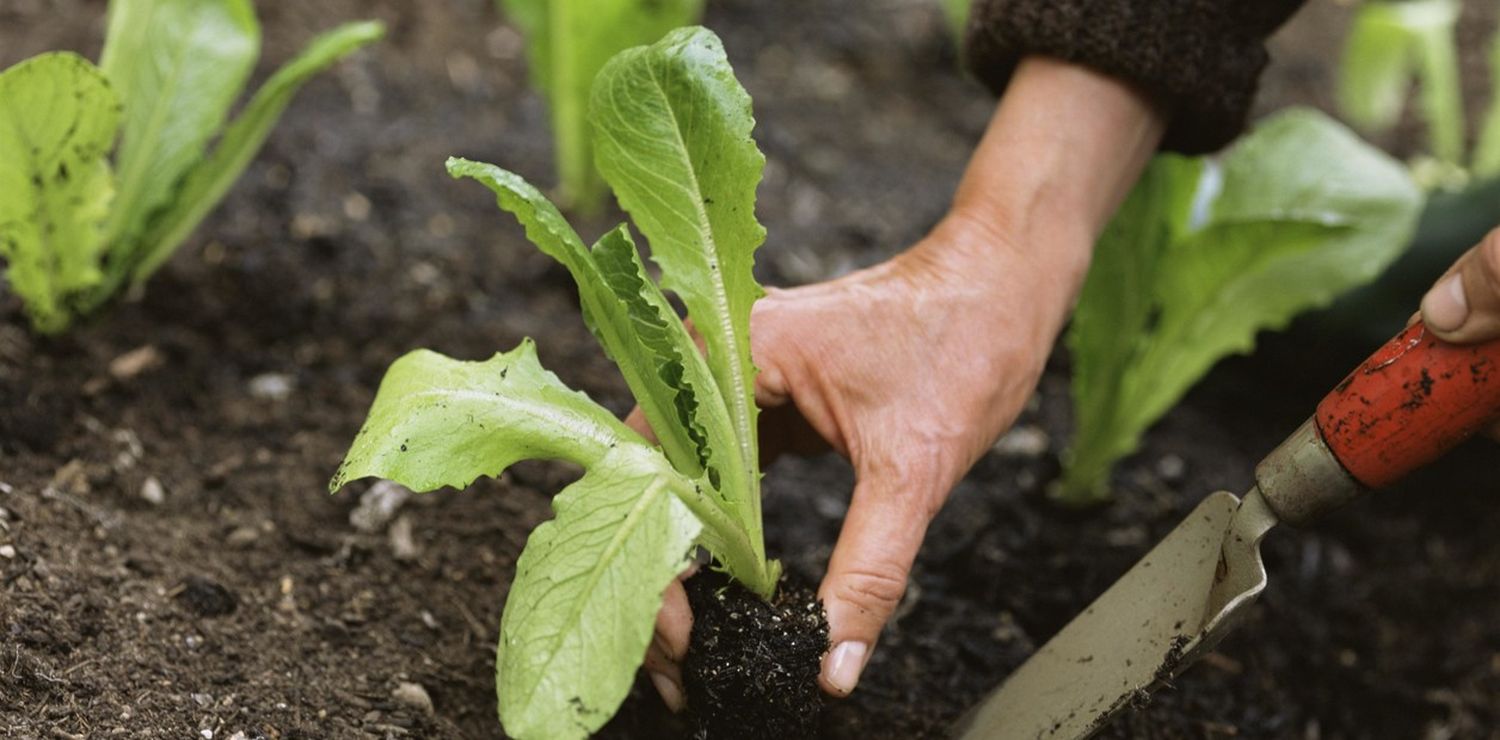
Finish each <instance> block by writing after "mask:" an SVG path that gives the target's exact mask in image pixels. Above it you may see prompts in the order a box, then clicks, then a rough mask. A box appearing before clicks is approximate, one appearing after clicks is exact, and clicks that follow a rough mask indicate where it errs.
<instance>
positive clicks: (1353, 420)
mask: <svg viewBox="0 0 1500 740" xmlns="http://www.w3.org/2000/svg"><path fill="white" fill-rule="evenodd" d="M1314 418H1315V419H1316V420H1317V425H1318V431H1319V432H1320V433H1321V436H1322V438H1323V441H1324V443H1326V444H1327V445H1328V448H1329V449H1330V450H1331V451H1332V452H1333V454H1334V456H1335V457H1337V458H1338V460H1339V462H1340V463H1342V464H1343V466H1344V469H1345V470H1347V471H1349V474H1350V475H1352V476H1354V478H1355V480H1357V481H1359V482H1360V483H1362V484H1364V485H1365V486H1366V487H1368V488H1375V489H1378V488H1384V487H1386V486H1388V485H1390V484H1392V483H1395V482H1396V481H1398V480H1400V479H1401V478H1403V477H1405V476H1406V475H1407V474H1408V473H1410V472H1412V471H1414V470H1416V469H1418V468H1420V467H1422V466H1424V465H1426V464H1427V463H1430V462H1432V461H1434V460H1436V459H1437V458H1439V457H1441V456H1442V455H1443V454H1444V453H1446V452H1447V451H1449V450H1451V449H1453V448H1454V447H1455V446H1457V445H1458V444H1459V443H1461V442H1463V441H1464V440H1466V439H1468V438H1469V437H1471V436H1473V435H1474V434H1475V433H1476V432H1478V431H1480V430H1481V429H1484V428H1486V427H1488V426H1489V425H1490V424H1492V423H1493V422H1495V421H1496V419H1497V418H1500V340H1496V341H1492V342H1489V343H1487V344H1480V345H1471V346H1460V345H1454V344H1449V343H1447V342H1444V341H1443V340H1441V339H1438V338H1437V337H1436V336H1434V335H1432V334H1430V333H1429V332H1427V330H1426V327H1425V326H1424V325H1423V324H1422V323H1421V322H1418V323H1416V324H1413V325H1412V326H1411V327H1410V328H1408V329H1407V330H1406V331H1404V332H1402V333H1401V334H1400V335H1399V336H1397V337H1396V338H1395V339H1392V340H1391V341H1390V342H1388V343H1387V344H1386V345H1385V346H1384V347H1381V348H1380V351H1378V352H1376V353H1375V354H1374V355H1372V356H1371V357H1370V359H1368V360H1365V362H1364V364H1363V365H1360V366H1359V368H1358V369H1356V370H1355V371H1354V372H1353V373H1352V374H1350V375H1349V377H1348V378H1345V379H1344V382H1342V383H1339V384H1338V387H1336V388H1334V389H1333V392H1331V393H1329V394H1328V395H1327V396H1326V397H1325V398H1324V399H1323V402H1322V403H1320V404H1318V413H1317V415H1316V416H1315V417H1314Z"/></svg>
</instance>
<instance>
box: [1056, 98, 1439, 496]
mask: <svg viewBox="0 0 1500 740" xmlns="http://www.w3.org/2000/svg"><path fill="white" fill-rule="evenodd" d="M1189 193H1192V194H1193V195H1191V196H1189V195H1188V194H1189ZM1421 204H1422V196H1421V193H1420V192H1419V191H1418V190H1417V188H1416V187H1415V185H1413V184H1412V182H1411V179H1410V177H1409V176H1408V175H1407V173H1406V171H1405V169H1404V168H1403V167H1402V166H1401V165H1400V164H1399V163H1398V162H1395V161H1394V160H1392V159H1390V158H1389V157H1388V156H1386V155H1385V154H1383V153H1381V152H1379V151H1378V150H1376V149H1374V148H1372V147H1370V146H1369V145H1367V144H1365V143H1364V142H1362V141H1360V140H1359V139H1358V138H1357V137H1355V136H1354V135H1353V134H1352V133H1350V132H1349V131H1348V130H1347V129H1345V128H1343V127H1342V126H1340V125H1338V124H1337V123H1335V122H1333V121H1331V120H1329V119H1328V118H1326V117H1325V116H1323V115H1322V114H1319V113H1316V112H1312V111H1306V110H1294V111H1289V112H1287V113H1283V114H1281V115H1278V116H1275V117H1273V118H1272V119H1270V120H1268V121H1266V122H1265V123H1263V124H1262V125H1261V126H1259V127H1258V128H1257V129H1256V130H1255V131H1254V132H1253V133H1252V134H1251V135H1249V136H1248V137H1246V138H1245V139H1244V140H1242V141H1241V142H1240V143H1239V144H1237V145H1236V146H1235V147H1234V148H1233V149H1232V150H1231V151H1230V152H1229V153H1228V154H1227V155H1226V157H1225V158H1224V161H1223V163H1222V166H1221V167H1215V166H1209V167H1204V166H1202V165H1198V164H1197V163H1191V162H1184V161H1182V160H1180V159H1173V158H1166V159H1164V160H1162V161H1158V162H1157V163H1155V164H1154V165H1153V166H1152V167H1151V169H1150V171H1149V172H1148V173H1147V175H1146V177H1145V179H1144V180H1143V181H1142V184H1141V185H1140V186H1138V188H1137V190H1136V192H1134V193H1133V194H1132V195H1131V197H1130V199H1129V200H1128V201H1127V202H1126V204H1125V206H1124V207H1123V208H1122V209H1121V211H1120V213H1119V214H1118V215H1116V217H1115V220H1114V221H1113V222H1112V223H1111V224H1110V226H1109V228H1108V230H1107V231H1106V233H1105V235H1104V237H1103V238H1101V239H1100V241H1099V244H1098V247H1097V248H1096V260H1097V263H1096V264H1095V266H1094V268H1093V269H1092V270H1091V271H1090V274H1089V278H1088V280H1087V281H1086V282H1085V285H1084V289H1083V295H1082V298H1081V299H1080V302H1079V307H1078V313H1077V318H1076V319H1075V322H1074V324H1073V326H1072V328H1071V329H1070V331H1069V336H1068V343H1069V347H1070V348H1071V350H1072V352H1073V356H1074V363H1075V365H1076V367H1077V371H1076V373H1075V377H1074V385H1073V397H1074V414H1075V427H1076V428H1077V429H1078V430H1079V431H1078V434H1077V436H1076V438H1075V439H1074V441H1073V446H1072V449H1071V451H1070V453H1069V455H1068V460H1067V470H1066V471H1065V475H1064V479H1063V481H1062V483H1061V486H1060V488H1059V489H1058V492H1057V493H1058V495H1059V496H1060V497H1061V498H1062V499H1064V500H1066V501H1071V502H1074V503H1085V502H1089V501H1093V500H1098V499H1100V498H1103V497H1104V496H1105V495H1107V483H1108V475H1109V470H1110V467H1111V466H1112V465H1113V464H1114V462H1115V461H1116V460H1117V459H1119V458H1120V457H1122V456H1124V455H1126V454H1129V453H1130V452H1132V451H1134V450H1135V449H1136V447H1137V446H1138V445H1139V441H1140V435H1141V434H1142V433H1143V432H1144V431H1145V430H1146V429H1147V428H1148V427H1149V426H1150V425H1151V424H1152V423H1154V422H1155V421H1156V420H1157V419H1158V418H1160V417H1161V415H1162V414H1164V413H1166V411H1167V410H1168V409H1170V408H1171V406H1172V405H1173V404H1175V403H1177V401H1178V400H1180V399H1181V398H1182V395H1183V394H1184V393H1186V392H1187V390H1188V389H1189V388H1190V387H1191V386H1192V384H1193V383H1194V382H1196V381H1197V380H1198V378H1200V377H1202V375H1203V374H1204V373H1206V372H1207V371H1208V370H1209V369H1210V368H1211V367H1212V366H1213V365H1214V363H1216V362H1217V361H1218V360H1219V359H1221V358H1223V357H1224V356H1226V355H1229V354H1234V353H1241V352H1247V351H1249V350H1251V349H1252V348H1253V347H1254V342H1255V335H1256V333H1257V332H1259V331H1261V330H1265V329H1279V328H1282V327H1284V326H1285V325H1286V324H1287V323H1288V322H1289V321H1290V320H1291V319H1292V317H1294V316H1295V315H1297V314H1298V313H1300V312H1302V311H1306V310H1308V309H1312V308H1318V307H1322V306H1326V305H1328V304H1329V303H1331V302H1332V301H1333V300H1334V299H1335V298H1336V297H1338V296H1339V295H1340V294H1342V293H1343V292H1345V291H1347V290H1350V289H1352V288H1354V287H1357V286H1359V285H1362V284H1364V283H1367V282H1369V281H1370V280H1373V279H1374V278H1375V277H1376V276H1377V275H1379V273H1380V272H1381V271H1382V270H1383V269H1384V268H1385V267H1386V266H1387V265H1389V264H1390V263H1391V262H1392V261H1393V260H1394V259H1395V258H1396V257H1397V256H1399V255H1400V253H1401V251H1402V250H1403V248H1404V247H1405V246H1406V245H1407V243H1408V241H1409V239H1410V237H1411V235H1412V233H1413V231H1414V230H1415V228H1416V220H1417V215H1418V212H1419V211H1420V208H1421ZM1195 210H1196V211H1199V212H1200V213H1201V218H1199V219H1197V220H1196V221H1195V220H1194V219H1193V218H1192V217H1191V215H1190V214H1192V213H1193V212H1194V211H1195ZM1141 295H1146V296H1149V299H1148V300H1149V303H1144V304H1143V303H1142V302H1141V301H1140V298H1139V296H1141Z"/></svg>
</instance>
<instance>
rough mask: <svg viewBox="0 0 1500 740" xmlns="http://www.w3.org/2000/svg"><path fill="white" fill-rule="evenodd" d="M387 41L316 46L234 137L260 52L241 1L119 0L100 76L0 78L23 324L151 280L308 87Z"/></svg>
mask: <svg viewBox="0 0 1500 740" xmlns="http://www.w3.org/2000/svg"><path fill="white" fill-rule="evenodd" d="M383 33H384V30H383V28H382V26H381V25H380V24H378V23H373V22H365V23H351V24H347V25H344V26H341V27H339V28H337V29H334V30H333V31H330V32H328V33H326V34H324V35H322V36H319V37H318V38H316V39H314V40H313V42H312V43H311V44H310V45H309V46H308V48H307V49H306V50H304V51H303V52H302V54H300V55H299V56H298V57H296V58H295V59H293V60H292V61H291V62H289V63H287V64H286V65H285V66H284V67H282V68H281V69H280V70H278V71H277V72H276V73H275V74H274V75H272V76H271V78H270V79H269V80H267V81H266V83H265V85H263V86H262V87H261V88H260V90H258V91H257V92H256V94H255V95H254V96H253V97H252V98H251V99H250V101H249V102H248V103H247V104H246V105H245V106H244V109H243V110H241V111H240V114H239V116H238V117H236V118H235V120H234V121H233V122H232V123H229V124H228V125H227V126H226V125H225V120H226V117H227V115H228V113H229V109H230V106H232V105H233V104H234V102H235V100H236V99H237V98H238V97H239V95H240V91H241V90H242V89H243V88H244V86H245V83H246V81H247V78H248V77H249V75H250V72H251V70H252V69H253V68H254V66H255V61H256V57H257V56H258V55H259V53H260V28H259V25H258V23H257V21H256V19H255V13H254V9H253V7H252V6H251V4H250V2H249V0H113V2H111V3H110V6H109V29H108V32H107V35H106V38H105V44H104V53H103V56H102V59H101V62H100V66H98V67H95V66H94V65H93V64H91V63H89V62H88V61H87V60H85V59H83V58H82V57H80V56H78V55H76V54H73V53H70V52H50V53H46V54H41V55H39V56H36V57H33V58H31V59H27V60H25V61H23V62H21V63H19V64H17V65H15V66H14V67H11V68H9V69H7V70H5V71H4V72H0V162H4V163H6V164H5V167H4V168H3V171H0V257H4V258H5V260H6V261H7V262H8V263H9V267H8V269H7V271H6V277H7V278H8V280H9V282H10V285H11V288H12V289H13V290H14V291H15V292H16V294H17V295H19V296H20V297H21V299H22V300H23V301H24V302H25V304H26V308H27V313H28V314H29V315H30V317H31V322H32V326H33V327H34V328H35V329H36V330H37V331H39V332H43V333H49V334H50V333H57V332H61V331H63V330H65V329H66V328H67V327H68V326H69V325H70V324H71V323H72V322H73V321H74V320H75V319H76V318H77V317H79V316H82V315H85V314H87V313H90V312H92V311H94V310H96V309H97V308H99V307H100V306H102V305H103V304H104V303H105V302H107V301H108V300H109V299H111V298H112V297H114V296H115V295H116V294H118V293H119V292H120V291H121V290H122V289H124V288H125V287H127V286H132V285H133V286H139V285H141V284H142V283H144V282H145V281H146V279H147V278H149V277H150V276H151V274H152V273H153V272H155V270H156V269H157V268H158V267H160V266H161V264H162V263H163V262H165V261H166V259H167V258H168V257H170V256H171V255H172V253H173V252H174V251H175V250H176V249H177V247H179V246H180V245H181V244H182V242H183V241H184V240H186V239H187V237H188V235H190V234H191V233H192V231H193V229H195V228H196V227H197V226H198V224H199V223H200V222H202V220H203V218H204V217H205V216H207V215H208V213H209V211H211V210H212V209H213V207H214V206H215V205H217V204H218V202H219V201H220V200H221V199H222V198H223V197H224V194H225V193H226V192H228V190H229V188H230V186H231V185H233V184H234V181H235V180H236V179H238V178H239V176H240V174H241V173H242V172H243V171H244V169H245V167H246V166H247V165H248V164H249V163H250V160H251V159H253V158H254V156H255V154H256V152H257V151H259V150H260V147H261V144H263V143H264V142H265V139H266V137H267V136H268V135H269V134H270V131H271V128H272V126H274V125H275V123H276V121H277V119H278V118H280V116H281V113H282V111H283V110H285V109H286V106H287V105H288V104H289V103H290V102H291V99H292V97H293V96H294V95H295V94H296V93H297V91H298V90H299V89H300V88H301V87H302V84H303V83H305V82H306V81H307V80H308V79H309V78H311V77H312V76H313V75H314V74H316V73H318V72H319V71H321V70H323V69H324V68H326V67H328V66H329V65H330V64H332V63H333V62H335V61H337V60H338V59H340V58H342V57H343V56H345V55H347V54H349V53H350V52H352V51H354V50H355V49H358V48H359V47H361V46H364V45H365V44H368V43H370V42H371V41H374V40H375V39H377V38H379V37H380V36H381V35H382V34H383ZM216 136H217V139H218V141H217V145H216V146H214V147H213V148H212V151H210V150H209V143H210V141H211V140H213V139H214V138H215V137H216ZM116 138H118V139H119V140H120V146H119V149H118V151H117V152H116V154H115V158H114V166H113V167H111V166H110V162H109V159H108V155H109V153H110V150H111V149H112V148H113V147H114V143H115V140H116Z"/></svg>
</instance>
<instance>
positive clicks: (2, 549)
mask: <svg viewBox="0 0 1500 740" xmlns="http://www.w3.org/2000/svg"><path fill="white" fill-rule="evenodd" d="M15 557H16V546H15V545H0V558H5V559H6V560H11V559H13V558H15Z"/></svg>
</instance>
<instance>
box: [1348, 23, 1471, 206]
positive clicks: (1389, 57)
mask: <svg viewBox="0 0 1500 740" xmlns="http://www.w3.org/2000/svg"><path fill="white" fill-rule="evenodd" d="M1462 11H1463V7H1462V3H1460V2H1459V1H1458V0H1405V1H1403V2H1366V3H1364V4H1362V5H1361V6H1360V7H1359V9H1358V11H1356V13H1355V16H1354V22H1353V24H1352V25H1351V26H1350V30H1349V37H1348V40H1347V41H1346V42H1345V44H1344V53H1343V59H1342V60H1341V61H1340V64H1339V80H1338V100H1339V110H1340V111H1341V112H1342V113H1343V115H1344V116H1345V117H1346V118H1348V119H1349V120H1350V121H1351V122H1353V123H1354V125H1356V126H1358V127H1359V128H1361V129H1363V130H1365V131H1385V130H1388V129H1390V128H1391V127H1392V126H1395V125H1396V122H1397V121H1398V120H1399V119H1400V116H1401V111H1402V109H1403V108H1404V107H1405V105H1406V99H1407V93H1408V91H1409V90H1410V89H1411V87H1412V86H1413V84H1414V83H1415V85H1416V86H1417V88H1418V93H1419V95H1418V98H1417V110H1418V112H1419V113H1420V114H1421V117H1422V119H1423V120H1424V122H1425V123H1426V126H1427V137H1428V148H1429V149H1430V150H1431V153H1432V159H1431V160H1422V161H1419V165H1420V166H1419V168H1418V170H1419V174H1420V176H1421V178H1422V179H1425V180H1430V181H1432V183H1433V184H1436V185H1441V186H1443V187H1444V188H1445V189H1450V190H1452V189H1462V188H1463V187H1464V186H1465V185H1467V184H1468V181H1469V179H1470V177H1472V178H1474V179H1477V180H1485V179H1489V178H1494V177H1500V95H1491V102H1490V108H1489V110H1488V111H1487V113H1486V114H1485V116H1484V118H1483V119H1482V121H1481V124H1480V125H1481V128H1480V131H1479V137H1478V141H1477V142H1476V144H1475V148H1474V150H1473V151H1472V152H1471V153H1470V154H1469V156H1468V159H1467V161H1466V160H1465V152H1464V128H1465V125H1464V123H1465V121H1464V107H1465V101H1464V100H1463V85H1462V79H1461V77H1462V75H1461V69H1460V65H1459V53H1458V51H1459V49H1458V40H1457V38H1456V35H1457V31H1458V23H1459V16H1460V15H1461V13H1462ZM1491 43H1492V46H1491V52H1490V60H1491V71H1492V74H1491V80H1492V87H1493V89H1494V90H1495V91H1496V92H1497V93H1500V76H1497V75H1496V74H1494V73H1495V72H1500V33H1497V34H1496V35H1495V37H1494V39H1493V41H1492V42H1491Z"/></svg>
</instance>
